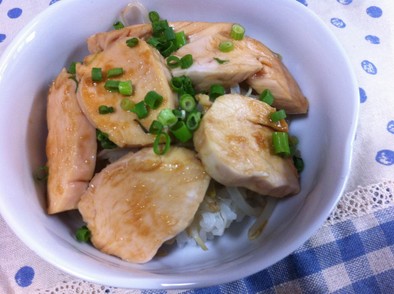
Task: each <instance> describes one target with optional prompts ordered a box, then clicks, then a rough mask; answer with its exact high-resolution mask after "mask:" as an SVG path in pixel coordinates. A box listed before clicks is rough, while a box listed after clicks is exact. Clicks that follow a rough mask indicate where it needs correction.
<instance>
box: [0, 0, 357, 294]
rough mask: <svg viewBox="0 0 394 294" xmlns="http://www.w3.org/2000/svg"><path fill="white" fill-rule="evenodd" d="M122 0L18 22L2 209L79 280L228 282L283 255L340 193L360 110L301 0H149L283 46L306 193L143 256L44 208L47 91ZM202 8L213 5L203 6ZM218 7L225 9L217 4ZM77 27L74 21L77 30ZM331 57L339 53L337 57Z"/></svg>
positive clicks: (168, 12)
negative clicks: (268, 213)
mask: <svg viewBox="0 0 394 294" xmlns="http://www.w3.org/2000/svg"><path fill="white" fill-rule="evenodd" d="M128 2H129V1H128V0H120V1H116V2H110V1H106V0H98V1H83V2H81V1H78V0H69V1H64V2H60V3H57V4H56V5H53V6H51V7H49V8H48V9H47V11H45V12H44V13H43V14H41V15H40V16H39V17H38V18H36V19H35V20H34V21H33V22H32V23H30V25H29V26H28V27H27V28H26V29H24V30H23V31H22V32H21V33H20V34H19V35H18V37H17V38H16V40H15V41H14V43H13V44H12V45H11V46H10V47H9V48H8V50H7V51H6V52H5V54H4V55H3V56H2V59H1V62H0V88H1V89H2V97H1V99H0V131H1V133H2V134H3V138H6V139H4V141H3V144H1V146H0V162H2V166H3V168H2V169H1V171H0V193H1V194H0V197H1V201H0V209H1V213H2V215H3V217H4V218H5V219H6V221H7V222H8V223H9V225H10V226H11V228H12V229H13V230H14V231H15V232H16V234H17V235H18V236H19V237H20V238H21V239H22V240H23V241H24V242H25V243H26V244H27V245H28V246H30V247H31V248H32V249H33V250H34V251H35V252H36V253H38V254H39V255H40V256H41V257H43V258H44V259H46V260H47V261H48V262H50V263H52V264H54V265H56V266H57V267H59V268H61V269H63V270H65V271H67V272H69V273H71V274H74V275H77V276H79V277H81V278H83V279H86V280H90V281H94V282H98V283H105V284H108V285H112V286H119V287H134V288H136V287H137V288H162V287H164V288H186V287H203V286H209V285H213V284H218V283H223V282H228V281H231V280H235V279H238V278H241V277H244V276H246V275H249V274H252V273H254V272H257V271H259V270H261V269H263V268H265V267H268V266H269V265H272V264H273V263H275V262H276V261H279V260H280V259H281V258H284V257H285V256H287V255H288V254H290V253H291V252H292V251H294V250H295V249H296V248H297V247H299V246H300V245H301V244H302V243H303V242H305V241H306V240H307V239H308V238H309V237H310V236H311V235H312V233H313V232H315V231H316V230H317V229H318V228H319V226H320V225H321V224H322V223H323V221H324V220H325V219H326V217H327V216H328V214H329V212H330V211H331V210H332V208H333V207H334V206H335V204H336V202H337V201H338V199H339V197H340V196H341V193H342V191H343V187H344V185H345V182H346V178H347V173H348V170H349V166H350V157H351V144H352V140H353V137H354V132H355V126H356V121H357V113H358V99H357V87H356V83H355V79H354V76H353V73H352V71H351V69H350V65H349V62H348V61H347V58H346V57H345V54H344V52H343V50H342V49H341V48H340V46H339V45H338V43H337V42H336V40H335V39H334V37H333V35H332V34H331V33H330V32H329V31H328V29H327V28H325V27H324V25H323V24H322V23H321V22H320V21H319V20H318V19H317V18H316V17H315V16H314V15H313V14H311V13H310V12H309V11H308V10H307V9H306V8H305V7H304V6H302V5H300V4H299V3H297V2H296V1H291V0H289V1H286V0H282V1H269V0H263V1H259V0H252V1H248V2H247V5H245V3H243V2H242V1H236V0H230V1H227V2H226V5H223V1H218V0H215V1H209V2H205V1H203V0H194V1H183V2H182V3H180V2H179V1H176V0H169V1H165V2H162V1H159V0H146V1H143V4H144V5H145V6H146V7H147V8H148V10H156V11H158V12H159V13H160V14H161V15H162V17H163V18H166V19H169V20H172V21H176V20H195V21H219V22H220V21H226V22H238V23H241V24H242V25H244V26H245V28H246V31H247V34H248V35H250V36H252V37H254V38H256V39H258V40H261V41H262V42H263V43H265V44H266V45H267V46H268V47H270V48H271V49H272V50H273V51H275V52H278V53H280V54H281V55H282V56H283V61H284V63H285V64H286V66H287V67H288V68H289V70H290V72H291V73H292V74H293V75H294V76H295V78H296V80H297V81H298V83H299V84H300V87H301V89H302V90H303V92H304V94H305V95H306V96H307V97H308V99H309V102H310V110H309V114H308V115H306V116H300V117H296V118H294V119H293V120H292V122H291V128H290V130H291V133H292V134H295V135H297V136H298V138H299V139H300V150H301V152H302V156H303V158H304V161H305V164H306V167H305V170H304V172H303V173H302V175H301V185H302V192H301V193H300V194H299V195H297V196H295V197H292V198H288V199H284V200H283V201H280V203H279V204H278V205H277V207H276V209H275V211H274V214H273V215H272V217H271V219H270V221H269V223H268V226H267V227H266V230H265V231H264V233H263V235H262V236H261V237H260V238H258V239H257V240H255V241H249V240H248V238H247V228H248V227H249V225H250V224H249V223H248V222H247V221H245V222H242V223H239V224H235V225H234V226H233V227H232V228H231V229H230V230H229V231H228V233H227V234H225V235H224V236H223V237H221V238H217V239H216V240H214V241H213V242H210V243H208V247H209V250H208V251H207V252H204V251H202V250H201V249H199V248H197V247H196V248H194V247H188V248H183V249H179V248H168V254H167V255H166V256H164V257H160V258H155V259H154V260H153V261H152V262H149V263H147V264H144V265H136V264H131V263H127V262H123V261H121V260H119V259H118V258H116V257H112V256H108V255H105V254H102V253H100V252H99V251H97V250H95V249H94V248H93V247H91V246H89V245H86V244H81V243H78V242H77V241H75V239H74V232H75V229H76V228H77V227H79V226H80V225H81V217H80V216H79V214H78V213H77V212H68V213H63V214H60V215H57V216H48V215H47V214H46V213H45V207H46V203H45V194H44V190H45V189H44V187H43V186H42V185H41V184H37V183H35V182H34V180H33V177H32V172H33V170H35V169H36V168H37V167H38V166H41V165H43V164H45V139H46V135H47V129H46V122H45V112H46V95H47V91H48V87H49V85H50V83H51V81H52V80H53V79H54V78H55V77H56V75H57V74H58V73H59V71H60V70H61V68H62V67H64V66H67V65H68V64H69V63H70V62H71V61H76V60H82V59H83V57H84V56H85V55H87V53H88V52H87V49H86V45H85V40H86V38H87V37H88V36H89V35H91V34H93V33H96V32H100V31H106V30H109V29H111V26H112V23H113V22H114V21H115V19H116V17H117V16H118V15H119V12H120V11H121V10H122V8H124V7H125V5H127V4H128ZM207 6H209V9H206V8H207ZM218 11H220V12H221V13H218ZM75 28H78V29H75ZM333 61H334V62H333Z"/></svg>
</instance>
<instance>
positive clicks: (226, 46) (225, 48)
mask: <svg viewBox="0 0 394 294" xmlns="http://www.w3.org/2000/svg"><path fill="white" fill-rule="evenodd" d="M233 49H234V44H233V42H231V41H222V42H220V44H219V50H220V51H221V52H230V51H231V50H233Z"/></svg>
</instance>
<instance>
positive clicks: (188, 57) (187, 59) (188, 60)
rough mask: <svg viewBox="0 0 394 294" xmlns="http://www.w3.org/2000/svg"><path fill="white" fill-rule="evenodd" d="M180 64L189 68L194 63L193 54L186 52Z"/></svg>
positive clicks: (184, 67)
mask: <svg viewBox="0 0 394 294" xmlns="http://www.w3.org/2000/svg"><path fill="white" fill-rule="evenodd" d="M180 65H181V68H182V69H186V68H189V67H191V66H192V65H193V56H192V55H191V54H186V55H185V56H183V57H182V58H181V60H180Z"/></svg>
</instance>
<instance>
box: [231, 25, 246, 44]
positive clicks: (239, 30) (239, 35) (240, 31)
mask: <svg viewBox="0 0 394 294" xmlns="http://www.w3.org/2000/svg"><path fill="white" fill-rule="evenodd" d="M230 35H231V38H233V39H234V40H242V39H243V37H244V35H245V28H244V27H243V26H241V25H240V24H237V23H235V24H233V26H232V27H231V33H230Z"/></svg>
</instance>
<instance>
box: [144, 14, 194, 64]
mask: <svg viewBox="0 0 394 294" xmlns="http://www.w3.org/2000/svg"><path fill="white" fill-rule="evenodd" d="M149 20H150V21H151V24H152V37H150V38H149V39H148V40H147V42H148V44H149V45H151V46H153V47H155V48H156V49H157V50H159V52H160V54H161V55H162V56H164V57H168V56H170V55H171V53H172V52H174V51H176V50H178V49H179V48H180V47H181V46H183V45H184V44H185V43H186V37H185V36H183V35H182V33H175V32H174V29H173V28H172V27H171V26H169V24H168V21H167V20H164V19H160V15H159V14H158V13H157V12H156V11H150V12H149Z"/></svg>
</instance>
